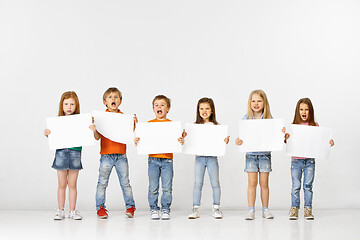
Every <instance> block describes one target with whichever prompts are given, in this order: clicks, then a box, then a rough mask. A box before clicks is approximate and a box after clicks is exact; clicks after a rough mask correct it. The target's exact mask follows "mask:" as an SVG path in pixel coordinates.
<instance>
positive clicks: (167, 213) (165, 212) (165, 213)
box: [161, 211, 170, 220]
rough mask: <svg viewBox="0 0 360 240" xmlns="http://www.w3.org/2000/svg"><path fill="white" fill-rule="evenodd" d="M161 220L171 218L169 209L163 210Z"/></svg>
mask: <svg viewBox="0 0 360 240" xmlns="http://www.w3.org/2000/svg"><path fill="white" fill-rule="evenodd" d="M161 220H170V213H169V212H168V211H162V212H161Z"/></svg>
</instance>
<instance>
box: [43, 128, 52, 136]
mask: <svg viewBox="0 0 360 240" xmlns="http://www.w3.org/2000/svg"><path fill="white" fill-rule="evenodd" d="M50 133H51V131H50V130H49V129H45V130H44V135H45V137H48V136H49V134H50Z"/></svg>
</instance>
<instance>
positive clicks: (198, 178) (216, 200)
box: [193, 156, 221, 206]
mask: <svg viewBox="0 0 360 240" xmlns="http://www.w3.org/2000/svg"><path fill="white" fill-rule="evenodd" d="M206 167H207V169H208V173H209V177H210V182H211V187H212V190H213V204H214V205H220V195H221V190H220V181H219V163H218V159H217V157H211V156H209V157H208V156H196V159H195V184H194V193H193V205H194V206H200V202H201V191H202V187H203V184H204V175H205V170H206Z"/></svg>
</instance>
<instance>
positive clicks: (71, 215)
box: [68, 210, 82, 220]
mask: <svg viewBox="0 0 360 240" xmlns="http://www.w3.org/2000/svg"><path fill="white" fill-rule="evenodd" d="M68 218H71V219H74V220H81V219H82V216H81V215H80V214H79V211H76V210H73V211H70V212H69V216H68Z"/></svg>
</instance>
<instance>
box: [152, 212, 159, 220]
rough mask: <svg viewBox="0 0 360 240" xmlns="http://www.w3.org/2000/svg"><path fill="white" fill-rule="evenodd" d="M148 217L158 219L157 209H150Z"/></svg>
mask: <svg viewBox="0 0 360 240" xmlns="http://www.w3.org/2000/svg"><path fill="white" fill-rule="evenodd" d="M150 218H151V220H159V219H160V214H159V211H158V210H151V211H150Z"/></svg>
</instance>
